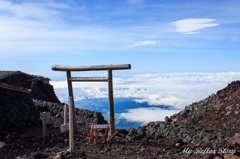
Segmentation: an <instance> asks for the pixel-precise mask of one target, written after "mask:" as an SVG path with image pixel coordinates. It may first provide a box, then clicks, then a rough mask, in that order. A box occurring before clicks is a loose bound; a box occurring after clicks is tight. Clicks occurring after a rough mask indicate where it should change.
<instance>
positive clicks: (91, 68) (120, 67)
mask: <svg viewBox="0 0 240 159" xmlns="http://www.w3.org/2000/svg"><path fill="white" fill-rule="evenodd" d="M124 69H131V64H125V65H97V66H59V65H53V66H52V70H54V71H101V70H124Z"/></svg>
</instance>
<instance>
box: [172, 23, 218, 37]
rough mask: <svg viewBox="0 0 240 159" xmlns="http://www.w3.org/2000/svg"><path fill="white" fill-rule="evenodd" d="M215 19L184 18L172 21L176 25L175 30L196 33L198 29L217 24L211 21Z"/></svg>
mask: <svg viewBox="0 0 240 159" xmlns="http://www.w3.org/2000/svg"><path fill="white" fill-rule="evenodd" d="M213 21H215V19H184V20H178V21H176V22H174V25H175V26H176V27H177V28H176V31H177V32H180V33H183V34H197V33H199V32H197V31H198V30H200V29H204V28H208V27H214V26H218V25H219V24H216V23H211V22H213Z"/></svg>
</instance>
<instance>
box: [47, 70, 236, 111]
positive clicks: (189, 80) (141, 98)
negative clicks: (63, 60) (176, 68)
mask: <svg viewBox="0 0 240 159" xmlns="http://www.w3.org/2000/svg"><path fill="white" fill-rule="evenodd" d="M239 79H240V72H223V73H163V74H142V75H134V76H132V77H129V78H125V79H124V78H114V79H113V82H114V84H113V87H114V98H136V102H139V103H142V102H147V103H148V104H149V105H165V106H174V107H176V108H183V107H185V106H186V105H188V104H191V103H192V102H197V101H199V100H201V99H204V98H206V97H207V96H209V95H211V94H212V93H216V92H217V91H218V90H220V89H222V88H224V87H225V86H227V84H228V83H230V82H231V81H234V80H239ZM51 83H52V84H53V85H54V87H55V91H56V94H57V95H58V97H61V99H63V98H65V99H67V97H68V94H67V82H66V81H59V82H55V81H52V82H51ZM73 86H74V95H75V99H81V98H107V97H108V87H107V83H74V85H73ZM66 101H67V100H66Z"/></svg>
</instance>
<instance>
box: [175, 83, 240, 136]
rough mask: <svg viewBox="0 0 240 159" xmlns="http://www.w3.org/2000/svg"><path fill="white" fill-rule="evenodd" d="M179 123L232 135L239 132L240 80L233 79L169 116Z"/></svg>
mask: <svg viewBox="0 0 240 159" xmlns="http://www.w3.org/2000/svg"><path fill="white" fill-rule="evenodd" d="M171 120H174V121H176V122H177V123H179V124H191V125H195V126H203V127H211V128H215V129H218V130H222V131H223V132H225V135H228V136H232V135H234V134H235V133H239V132H240V128H239V125H240V81H233V82H231V83H230V84H228V86H227V87H225V88H223V89H222V90H219V91H218V92H217V93H216V94H212V95H211V96H209V97H207V98H206V99H203V100H201V101H199V102H196V103H192V104H191V105H189V106H186V108H185V109H184V110H183V111H181V112H179V113H178V114H175V115H174V116H172V117H171Z"/></svg>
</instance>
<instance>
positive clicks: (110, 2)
mask: <svg viewBox="0 0 240 159" xmlns="http://www.w3.org/2000/svg"><path fill="white" fill-rule="evenodd" d="M239 8H240V1H239V0H184V1H183V0H41V1H39V0H0V70H21V71H24V72H27V73H30V74H35V75H36V74H38V75H42V76H45V77H49V78H51V79H52V82H51V83H52V84H53V85H54V87H55V91H56V94H57V96H58V97H59V98H60V99H61V101H64V102H66V101H67V96H68V93H67V82H66V74H65V73H64V72H56V71H52V70H51V67H52V65H55V64H57V65H73V66H88V65H108V64H131V65H132V69H131V70H125V71H114V73H113V77H114V79H113V81H114V97H115V98H135V99H136V100H135V101H136V102H138V103H143V102H146V103H148V104H149V105H166V106H173V107H175V108H179V109H183V108H184V107H185V106H186V105H188V104H191V103H192V102H197V101H199V100H201V99H204V98H206V97H207V96H208V95H211V94H212V93H216V91H217V90H219V89H222V88H224V87H225V86H226V85H227V84H228V83H230V82H231V81H234V80H239V79H240V62H239V60H240V53H239V50H240V49H239V48H240V45H239V43H240V18H239V17H240V10H239ZM75 75H77V76H106V75H107V74H106V72H101V71H100V72H90V73H89V72H84V73H75ZM74 98H75V100H82V99H88V98H91V99H94V98H107V84H106V83H91V84H86V83H76V84H74ZM146 111H147V110H146V109H145V108H144V109H142V108H137V109H132V110H129V112H128V113H126V114H125V117H126V118H127V119H129V120H131V117H132V116H137V117H139V119H137V120H138V121H141V120H142V119H143V118H144V119H146ZM153 111H154V112H155V113H150V114H151V116H152V115H153V114H155V115H154V116H155V117H154V119H155V120H160V119H159V117H161V118H162V117H164V115H159V114H161V113H163V114H164V113H165V111H162V110H158V111H157V113H156V110H155V109H154V110H151V108H150V109H149V112H153ZM165 115H166V114H165ZM168 115H169V114H168ZM154 119H152V118H151V119H149V121H150V120H154ZM146 120H147V121H148V119H146Z"/></svg>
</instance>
